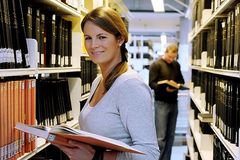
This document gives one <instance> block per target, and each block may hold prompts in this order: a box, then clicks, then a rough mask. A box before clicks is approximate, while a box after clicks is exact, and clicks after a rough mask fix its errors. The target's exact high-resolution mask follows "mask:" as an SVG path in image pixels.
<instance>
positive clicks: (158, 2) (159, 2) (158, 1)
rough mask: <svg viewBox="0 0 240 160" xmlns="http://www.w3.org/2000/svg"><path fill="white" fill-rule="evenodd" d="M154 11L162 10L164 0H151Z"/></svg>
mask: <svg viewBox="0 0 240 160" xmlns="http://www.w3.org/2000/svg"><path fill="white" fill-rule="evenodd" d="M151 1H152V6H153V10H154V12H164V11H165V9H164V2H163V0H151Z"/></svg>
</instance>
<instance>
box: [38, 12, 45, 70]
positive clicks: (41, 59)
mask: <svg viewBox="0 0 240 160" xmlns="http://www.w3.org/2000/svg"><path fill="white" fill-rule="evenodd" d="M44 41H46V39H45V14H43V13H41V16H40V42H39V46H40V50H39V63H40V67H43V66H44V64H45V60H44V58H45V56H44V55H45V53H46V50H45V47H44V46H45V42H44Z"/></svg>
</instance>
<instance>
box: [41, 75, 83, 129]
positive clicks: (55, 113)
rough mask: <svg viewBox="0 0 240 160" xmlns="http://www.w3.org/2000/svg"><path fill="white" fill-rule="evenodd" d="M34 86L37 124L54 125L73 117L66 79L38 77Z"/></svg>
mask: <svg viewBox="0 0 240 160" xmlns="http://www.w3.org/2000/svg"><path fill="white" fill-rule="evenodd" d="M36 88H37V92H36V97H37V104H36V120H37V124H40V125H45V126H54V125H59V124H63V123H65V122H67V121H70V120H72V119H73V117H72V114H71V111H72V105H71V97H70V92H69V86H68V81H67V79H55V78H53V79H50V78H48V79H38V80H37V87H36ZM79 111H80V109H79Z"/></svg>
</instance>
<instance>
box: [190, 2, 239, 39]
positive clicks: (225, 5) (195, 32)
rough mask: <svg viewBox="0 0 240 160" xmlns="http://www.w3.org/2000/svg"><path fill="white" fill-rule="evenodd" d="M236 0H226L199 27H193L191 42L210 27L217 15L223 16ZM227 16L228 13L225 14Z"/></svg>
mask: <svg viewBox="0 0 240 160" xmlns="http://www.w3.org/2000/svg"><path fill="white" fill-rule="evenodd" d="M196 1H197V0H195V1H194V3H193V5H195V4H196ZM234 1H235V0H225V1H224V2H223V3H222V4H221V5H220V6H219V8H217V10H216V11H215V12H214V13H213V14H212V15H211V16H210V17H209V18H208V20H206V21H205V22H204V23H203V24H202V25H201V26H200V27H199V28H193V29H192V31H191V32H190V33H189V42H191V41H192V40H193V39H194V38H195V37H196V36H197V35H198V34H199V33H200V32H201V31H203V30H205V29H207V28H208V26H209V25H210V24H211V23H213V21H214V20H215V19H216V17H220V16H223V14H222V13H223V12H224V11H225V10H226V9H227V8H228V7H229V6H230V5H232V4H233V2H234ZM225 16H226V15H225Z"/></svg>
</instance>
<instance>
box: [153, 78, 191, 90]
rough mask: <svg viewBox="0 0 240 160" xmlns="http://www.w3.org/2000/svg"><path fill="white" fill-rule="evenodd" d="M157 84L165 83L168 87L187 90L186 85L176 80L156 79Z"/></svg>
mask: <svg viewBox="0 0 240 160" xmlns="http://www.w3.org/2000/svg"><path fill="white" fill-rule="evenodd" d="M157 84H158V85H167V86H168V87H170V88H173V89H180V90H188V89H189V88H188V87H186V86H184V85H182V84H179V83H176V82H174V81H170V80H162V81H158V82H157Z"/></svg>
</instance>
